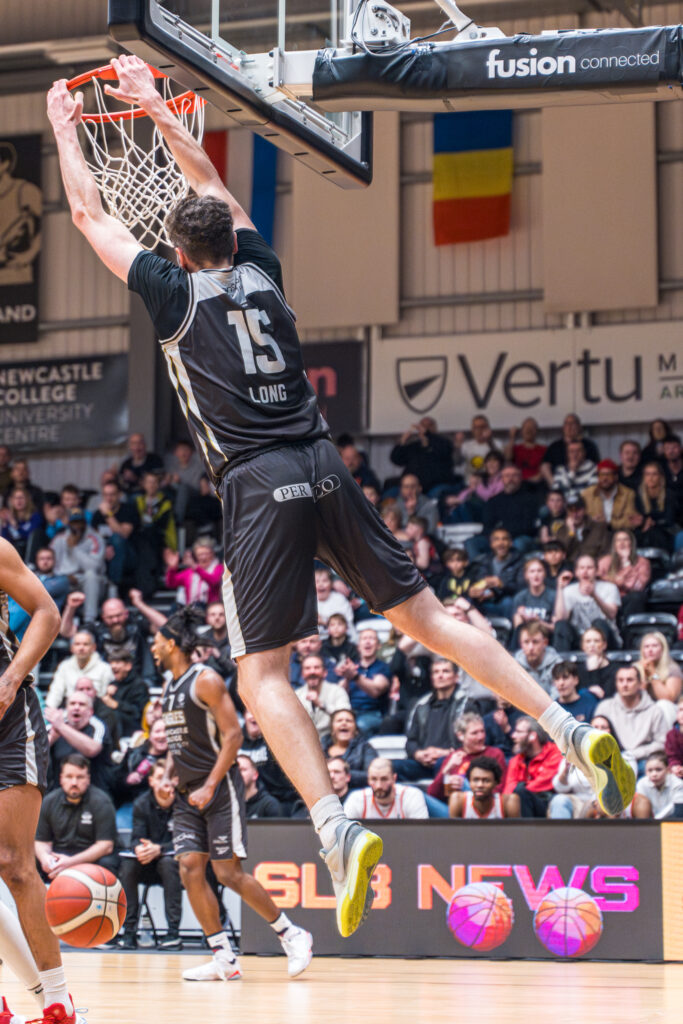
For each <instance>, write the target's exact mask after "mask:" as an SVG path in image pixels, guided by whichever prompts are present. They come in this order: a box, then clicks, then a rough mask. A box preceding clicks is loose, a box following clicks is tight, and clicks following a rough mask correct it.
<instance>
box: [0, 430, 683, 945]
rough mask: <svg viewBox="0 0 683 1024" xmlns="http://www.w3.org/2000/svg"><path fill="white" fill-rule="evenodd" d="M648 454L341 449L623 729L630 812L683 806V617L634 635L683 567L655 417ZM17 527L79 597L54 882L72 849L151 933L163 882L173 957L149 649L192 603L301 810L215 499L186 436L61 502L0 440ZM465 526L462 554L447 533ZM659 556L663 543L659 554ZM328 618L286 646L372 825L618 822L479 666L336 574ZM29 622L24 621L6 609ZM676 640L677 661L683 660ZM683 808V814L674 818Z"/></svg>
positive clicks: (601, 722) (268, 775) (670, 444)
mask: <svg viewBox="0 0 683 1024" xmlns="http://www.w3.org/2000/svg"><path fill="white" fill-rule="evenodd" d="M650 438H651V439H650V443H649V444H648V445H647V446H646V447H645V448H644V449H643V450H642V451H641V446H640V445H639V444H638V443H637V442H636V441H634V440H631V439H626V440H624V441H623V442H622V444H621V447H620V458H619V462H618V463H617V462H614V461H612V460H611V459H607V458H601V457H600V453H599V451H598V450H597V447H596V445H595V444H594V442H592V441H591V440H590V439H589V438H587V437H586V436H585V435H584V433H583V430H582V427H581V423H580V421H579V420H578V417H576V416H574V415H569V416H567V417H566V418H565V421H564V423H563V426H562V432H561V436H560V437H558V438H557V439H556V440H554V441H552V442H551V443H550V444H549V445H547V446H545V445H543V444H541V443H540V442H539V440H538V428H537V425H536V423H535V421H534V420H533V419H531V418H529V419H526V420H525V421H524V422H523V423H522V424H521V427H520V428H519V430H517V429H513V430H511V431H510V432H509V435H508V437H507V438H503V439H500V440H496V438H495V437H494V434H493V432H492V430H491V428H490V426H489V423H488V421H487V419H486V417H485V416H483V415H479V416H476V417H475V418H474V420H473V421H472V424H471V431H470V432H469V433H468V434H465V433H458V434H456V435H455V437H454V438H453V439H450V438H448V437H446V436H444V435H441V434H439V433H438V431H437V426H436V423H435V422H434V421H433V420H432V419H430V418H429V417H424V418H423V419H422V420H421V421H420V423H419V424H417V425H416V426H415V427H413V428H410V429H409V430H407V431H406V432H405V434H404V435H403V436H402V437H401V438H400V439H399V441H398V443H397V444H396V445H395V446H394V448H393V449H392V451H391V461H392V462H393V463H394V465H395V466H396V467H397V469H398V470H400V475H398V476H395V477H390V478H389V479H388V480H386V481H384V483H383V484H382V482H381V481H380V480H379V478H378V475H377V474H376V473H375V472H374V470H373V469H372V467H371V466H370V465H369V464H368V459H367V457H366V455H365V454H364V453H363V451H362V449H361V448H360V447H359V446H358V445H357V444H356V443H355V442H354V441H353V439H351V438H348V437H345V438H342V439H340V443H339V450H340V453H341V455H342V458H343V459H344V462H345V463H346V465H347V466H348V468H349V469H350V471H351V472H352V474H353V475H354V477H355V479H356V480H357V482H358V485H359V486H361V487H362V488H363V489H364V491H365V493H366V495H367V497H368V500H370V501H371V502H372V503H373V504H374V505H375V506H376V507H377V510H378V514H380V515H381V516H382V517H383V519H384V521H385V522H386V523H387V526H388V527H389V529H390V530H391V532H392V533H393V535H394V537H395V538H396V540H397V542H398V543H399V544H400V545H401V546H402V547H403V548H404V549H405V551H406V552H407V553H408V555H409V557H411V558H413V559H414V561H415V563H416V564H417V566H418V568H419V569H420V570H421V572H422V573H423V575H424V576H425V578H426V579H427V581H428V583H429V584H430V585H431V586H432V588H433V589H434V591H435V592H436V594H437V596H438V597H439V598H440V599H441V600H442V601H443V603H444V606H445V607H446V608H447V610H448V611H449V613H450V614H452V615H454V616H455V617H457V618H459V619H461V620H462V621H468V622H470V623H471V624H472V625H473V626H475V627H476V628H477V629H480V630H483V631H486V632H489V633H491V634H495V635H497V636H498V639H499V640H500V641H501V642H502V643H504V644H505V645H506V646H507V647H508V649H509V650H510V651H511V653H512V654H513V655H514V656H515V658H516V659H517V660H518V661H519V662H520V664H522V665H523V666H524V668H525V669H526V670H527V671H528V672H529V673H530V674H531V675H532V677H533V678H534V679H535V680H536V681H537V682H538V683H539V684H540V685H541V686H542V687H543V688H544V689H545V690H546V691H547V692H548V693H549V694H551V695H552V696H553V698H554V699H557V700H558V701H559V702H560V704H561V705H562V706H563V707H565V708H566V709H568V710H570V711H571V712H572V713H573V714H574V715H575V716H576V717H577V718H578V719H579V720H580V721H587V722H591V723H592V724H593V725H594V726H595V727H596V728H600V729H605V730H608V731H610V732H612V733H613V734H614V735H615V737H616V738H617V740H618V742H619V744H620V746H621V747H622V749H623V750H624V751H625V753H626V756H627V758H629V759H630V761H631V763H632V764H633V766H634V768H635V769H636V771H637V773H638V778H639V781H638V790H637V795H636V797H635V799H634V801H633V804H632V805H631V807H630V808H628V809H627V810H626V811H625V815H626V816H632V817H634V818H646V817H658V818H662V817H666V816H668V815H672V814H673V815H676V814H678V813H679V812H680V808H681V806H682V805H683V699H682V698H681V689H682V685H683V678H682V673H681V667H680V665H681V663H683V613H681V612H680V611H678V610H677V611H678V633H677V634H676V632H675V631H674V632H673V633H672V631H671V628H670V627H669V628H668V630H663V628H659V627H658V624H657V623H655V624H654V625H652V626H651V627H650V628H638V629H636V627H635V626H634V625H633V620H632V619H631V616H633V615H634V614H635V615H637V614H638V613H642V612H646V611H647V610H648V597H649V591H650V587H651V586H652V583H653V580H654V579H655V577H656V576H657V575H661V574H662V567H663V566H664V568H665V569H666V571H669V572H672V573H675V572H676V571H677V569H678V570H679V573H680V570H681V569H683V557H680V558H678V557H677V552H683V458H682V454H681V443H680V440H679V438H678V436H677V435H676V434H675V433H674V432H673V430H672V429H671V427H670V426H669V425H668V424H666V423H663V422H661V421H657V422H656V423H654V424H653V425H652V427H651V431H650ZM0 491H1V492H2V495H3V508H2V509H1V510H0V518H1V519H2V535H3V537H4V538H5V539H7V540H8V541H9V542H10V543H11V544H13V545H14V547H15V548H16V549H17V551H19V553H20V554H21V556H22V558H24V560H25V561H26V562H27V563H29V564H30V565H31V566H32V567H33V569H34V571H35V572H36V575H37V576H38V577H39V578H40V579H41V581H42V582H43V583H44V585H45V586H46V587H47V589H48V590H49V592H50V593H51V594H52V596H53V598H54V599H55V601H56V602H57V604H58V606H59V608H60V611H61V612H62V623H61V630H60V637H59V638H58V642H57V644H56V645H55V648H54V649H53V651H51V652H50V654H49V655H48V658H46V660H45V661H44V663H43V665H42V666H41V667H40V673H39V682H40V688H41V689H40V692H41V696H42V699H43V704H44V713H45V717H46V721H47V722H48V725H49V739H50V749H51V769H50V791H49V794H48V796H47V798H46V800H45V803H44V809H43V814H42V816H41V821H40V826H39V830H38V835H37V839H36V856H37V859H38V862H39V864H40V867H41V870H42V871H43V873H44V876H45V877H46V878H52V877H55V875H56V874H57V873H59V871H60V870H63V868H64V867H66V866H68V865H69V864H77V863H82V862H87V861H90V862H98V863H101V864H105V865H106V866H110V867H114V868H116V870H117V872H118V873H119V874H120V876H121V878H122V880H123V882H124V885H125V887H126V891H127V894H128V918H127V923H126V928H125V931H124V940H125V942H126V943H127V944H128V945H134V943H135V930H134V922H135V920H136V919H137V914H138V909H139V907H138V902H137V884H138V883H139V882H152V881H154V882H157V883H159V884H161V885H163V887H164V898H165V903H166V915H167V920H168V925H169V929H168V937H167V939H166V940H165V942H166V943H167V945H168V948H177V945H178V944H179V942H180V939H179V936H178V923H179V915H180V893H181V886H180V880H179V876H178V871H177V866H176V864H175V861H174V860H173V857H172V855H171V851H172V841H171V834H170V825H169V821H170V815H171V804H172V800H171V804H169V802H168V801H167V800H165V799H164V798H163V797H160V794H159V786H158V780H159V778H160V777H161V773H160V766H163V764H164V758H165V755H166V751H167V742H166V736H165V731H164V724H163V720H162V718H161V705H160V692H161V686H162V683H163V680H162V679H161V678H160V677H159V676H158V674H157V671H156V668H155V666H154V664H153V661H152V659H151V656H150V640H151V638H152V637H153V635H154V633H155V632H156V631H157V630H158V629H159V627H160V626H161V625H162V624H163V622H164V621H165V619H166V617H167V615H168V614H169V612H170V611H171V610H172V609H173V607H174V606H175V605H176V604H185V603H195V604H198V605H199V606H200V607H201V608H202V609H204V610H205V625H204V626H203V627H202V629H201V635H199V636H198V648H197V651H196V654H195V657H196V659H197V660H201V661H204V662H207V663H208V664H210V665H211V667H213V668H214V669H216V670H217V671H218V672H219V673H220V674H221V675H222V676H223V678H224V680H225V684H226V687H227V688H228V690H229V692H230V693H231V695H232V696H233V699H234V701H235V704H236V707H237V710H238V713H239V714H240V716H241V720H242V721H243V744H242V748H241V751H240V755H239V768H240V772H241V775H242V778H243V781H244V788H245V795H246V806H247V814H248V816H249V817H295V818H296V817H306V816H307V811H306V808H305V806H304V805H303V803H302V801H301V800H300V798H299V797H298V794H297V793H296V792H295V790H294V789H293V788H292V786H291V784H290V783H289V780H288V779H287V778H286V776H285V775H284V774H283V772H282V771H281V769H280V767H279V765H278V764H277V762H276V761H275V759H274V757H273V755H272V753H271V751H270V750H269V748H268V745H267V744H266V742H265V740H264V738H263V735H262V734H261V731H260V729H259V725H258V723H257V722H256V720H255V719H254V718H253V716H252V715H251V714H250V713H249V712H248V711H247V709H246V708H245V707H244V706H243V704H242V703H241V701H240V698H239V694H238V692H237V687H236V667H235V665H234V663H233V662H232V660H231V658H230V648H229V641H228V636H227V628H226V620H225V612H224V609H223V606H222V603H221V599H220V585H221V578H222V559H221V551H220V544H221V535H220V505H219V502H218V500H217V498H216V497H215V495H214V493H213V491H212V489H211V486H210V484H209V482H208V480H207V479H206V477H205V476H204V475H203V471H202V466H201V463H200V461H199V459H198V457H197V455H196V453H195V452H194V450H193V449H192V448H191V446H190V445H188V444H186V443H185V442H181V443H179V444H178V445H177V446H176V447H175V449H174V452H173V454H172V456H170V457H169V458H168V459H167V460H166V461H164V460H163V459H162V458H161V457H160V456H158V455H157V454H155V453H154V452H150V451H148V449H147V446H146V444H145V440H144V438H143V437H142V435H140V434H134V435H132V436H131V438H130V439H129V454H128V456H127V457H126V458H125V459H124V461H123V462H122V463H121V465H120V466H118V467H113V468H112V469H110V470H107V471H106V472H105V473H104V474H103V475H102V478H101V481H100V490H99V492H97V493H93V492H88V491H84V490H83V489H81V488H79V487H78V486H76V485H74V484H67V485H65V486H64V487H63V488H62V489H61V491H60V492H59V493H50V492H47V491H43V490H41V488H40V487H39V486H38V485H37V484H36V483H34V482H33V481H32V480H31V475H30V467H29V464H28V463H27V461H26V459H23V458H19V457H14V458H13V457H12V454H11V453H10V452H9V451H8V450H6V449H2V448H0ZM456 534H457V535H458V536H460V537H462V540H461V541H459V542H457V543H454V542H453V540H452V537H453V536H454V535H456ZM653 549H656V550H655V551H654V552H653ZM315 586H316V593H317V599H318V622H319V633H318V635H317V636H313V637H307V638H305V639H303V640H300V641H299V642H298V643H296V644H295V645H293V650H292V656H291V662H290V673H291V674H290V679H291V684H292V687H293V688H294V689H295V690H296V693H297V696H298V698H299V699H300V700H301V702H302V704H303V705H304V707H305V708H306V710H307V712H308V714H309V715H310V717H311V719H312V721H313V723H314V725H315V727H316V729H317V732H318V735H319V737H320V742H321V746H322V749H323V751H324V753H325V755H326V758H327V763H328V766H329V772H330V779H331V782H332V786H333V789H334V791H335V792H336V793H337V794H338V795H339V796H340V798H341V799H342V800H343V801H344V803H345V806H346V808H347V811H348V813H350V814H351V815H353V816H357V817H358V816H359V817H371V818H372V817H374V818H425V817H427V816H430V817H445V818H447V817H451V818H486V817H528V818H545V817H550V818H570V817H575V818H576V817H584V818H585V817H600V816H601V812H600V810H599V808H598V807H597V805H596V804H595V802H594V800H593V795H592V791H591V790H590V787H589V786H588V784H587V782H586V780H585V779H584V778H583V776H582V775H581V774H580V773H578V772H577V771H576V770H575V769H574V768H572V767H571V766H570V765H568V764H567V763H566V761H565V760H564V759H563V758H562V756H561V754H560V751H559V750H558V749H557V747H555V745H554V744H553V743H552V742H551V741H550V740H549V738H548V736H547V735H546V734H545V733H544V732H543V730H542V729H541V728H540V726H539V725H538V724H537V723H536V722H535V721H533V720H532V719H530V718H528V717H526V716H525V715H523V714H521V712H519V711H518V710H517V709H516V708H513V707H511V706H509V705H507V704H506V703H505V702H504V701H503V700H501V699H500V698H498V697H496V696H495V695H494V694H493V693H491V692H490V691H488V690H487V689H486V688H485V687H483V686H482V685H481V684H480V683H479V682H478V681H477V680H476V679H473V678H472V677H470V676H468V675H467V674H466V673H465V672H464V671H462V670H461V668H460V667H459V666H458V665H456V664H453V663H451V662H449V661H447V660H444V659H442V658H438V657H434V656H432V655H431V654H430V652H429V651H427V650H425V649H424V648H422V647H421V646H420V645H419V644H417V643H416V642H415V641H413V640H412V639H411V638H409V637H406V636H402V635H400V634H398V633H397V632H396V631H395V630H390V628H389V624H388V623H387V622H386V620H384V619H382V618H381V617H379V616H377V615H375V614H374V613H373V612H372V610H371V609H369V608H368V607H367V606H366V605H365V604H364V602H363V601H362V600H361V598H360V597H359V596H358V595H357V594H354V593H353V592H351V591H350V590H349V588H348V586H347V585H346V584H345V583H343V581H341V580H340V579H338V578H337V577H335V576H334V574H333V573H332V572H330V570H329V569H328V568H326V567H325V566H323V565H320V566H319V567H318V568H317V569H316V572H315ZM11 624H12V627H13V628H14V629H15V631H16V632H17V634H18V635H19V636H21V635H22V633H23V631H24V630H25V628H26V624H27V620H26V614H25V612H24V611H23V610H22V609H21V608H19V607H18V606H16V605H14V604H12V603H11ZM679 652H681V653H679ZM677 807H678V810H677Z"/></svg>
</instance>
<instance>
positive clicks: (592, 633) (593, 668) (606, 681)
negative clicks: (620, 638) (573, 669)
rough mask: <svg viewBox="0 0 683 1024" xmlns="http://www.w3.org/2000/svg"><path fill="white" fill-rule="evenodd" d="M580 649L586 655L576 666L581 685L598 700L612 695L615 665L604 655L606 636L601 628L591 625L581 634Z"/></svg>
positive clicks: (615, 671) (613, 691)
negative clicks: (583, 660)
mask: <svg viewBox="0 0 683 1024" xmlns="http://www.w3.org/2000/svg"><path fill="white" fill-rule="evenodd" d="M581 650H582V651H583V653H584V654H585V655H586V660H585V662H582V663H580V664H579V665H578V666H577V667H578V670H579V679H580V681H581V686H582V687H583V688H584V689H586V690H590V691H591V693H593V694H594V695H595V696H596V697H597V698H598V699H599V700H602V699H603V697H613V696H614V694H615V680H616V675H617V665H616V664H615V663H614V662H612V661H610V660H609V658H607V657H606V655H605V652H606V650H607V637H606V636H605V634H604V632H603V630H602V629H597V628H594V627H593V626H591V628H590V629H586V630H584V632H583V633H582V635H581Z"/></svg>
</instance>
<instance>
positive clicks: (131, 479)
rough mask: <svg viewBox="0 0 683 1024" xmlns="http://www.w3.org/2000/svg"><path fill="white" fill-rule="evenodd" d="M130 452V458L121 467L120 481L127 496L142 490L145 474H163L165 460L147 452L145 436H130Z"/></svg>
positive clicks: (154, 453)
mask: <svg viewBox="0 0 683 1024" xmlns="http://www.w3.org/2000/svg"><path fill="white" fill-rule="evenodd" d="M128 452H129V455H128V457H127V458H125V459H124V460H123V462H122V463H121V465H120V466H119V480H120V483H121V488H122V489H123V490H124V491H125V492H126V494H135V493H137V492H138V491H140V490H141V489H142V478H143V476H144V474H145V473H155V474H158V473H161V471H162V470H163V468H164V460H163V459H162V458H161V456H160V455H157V454H156V452H148V451H147V443H146V441H145V438H144V434H131V435H130V437H129V438H128Z"/></svg>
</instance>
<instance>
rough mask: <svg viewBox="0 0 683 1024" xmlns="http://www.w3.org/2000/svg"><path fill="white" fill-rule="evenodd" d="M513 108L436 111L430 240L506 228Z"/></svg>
mask: <svg viewBox="0 0 683 1024" xmlns="http://www.w3.org/2000/svg"><path fill="white" fill-rule="evenodd" d="M512 161H513V156H512V111H511V110H472V111H467V112H465V113H458V114H435V115H434V244H435V245H452V244H453V243H454V242H476V241H479V240H480V239H483V238H497V237H498V236H499V235H507V234H508V232H509V231H510V194H511V192H512Z"/></svg>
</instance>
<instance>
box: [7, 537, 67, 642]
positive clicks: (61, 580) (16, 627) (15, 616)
mask: <svg viewBox="0 0 683 1024" xmlns="http://www.w3.org/2000/svg"><path fill="white" fill-rule="evenodd" d="M34 572H35V574H36V576H37V577H38V579H39V580H40V582H41V583H42V584H43V586H44V587H45V589H46V590H47V592H48V594H49V595H50V597H51V598H52V600H53V601H54V602H55V604H56V605H57V607H58V608H59V609H60V610H61V608H62V606H63V604H64V601H65V599H66V595H67V594H68V593H69V587H70V583H69V579H68V577H67V576H64V575H63V574H62V575H59V574H58V573H56V572H55V554H54V551H53V550H52V548H38V550H37V551H36V554H35V569H34ZM7 604H8V609H9V624H10V626H11V628H12V631H13V633H14V634H15V636H17V637H18V639H19V640H21V638H22V637H23V635H24V631H25V629H26V627H27V626H28V624H29V622H30V621H31V616H30V615H29V614H28V612H27V611H25V609H24V608H22V607H21V606H20V605H18V604H17V602H16V601H15V600H14V598H13V597H9V596H8V601H7Z"/></svg>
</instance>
